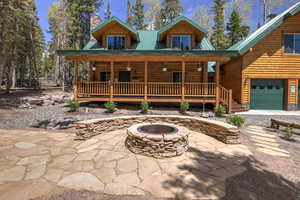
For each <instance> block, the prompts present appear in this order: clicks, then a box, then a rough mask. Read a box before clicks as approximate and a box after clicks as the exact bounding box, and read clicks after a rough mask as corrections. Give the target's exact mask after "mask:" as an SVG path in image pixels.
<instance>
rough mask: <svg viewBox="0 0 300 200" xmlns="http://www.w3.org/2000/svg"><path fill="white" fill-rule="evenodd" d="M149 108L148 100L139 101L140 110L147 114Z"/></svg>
mask: <svg viewBox="0 0 300 200" xmlns="http://www.w3.org/2000/svg"><path fill="white" fill-rule="evenodd" d="M149 109H150V103H149V102H148V101H142V102H141V112H142V113H143V114H147V113H148V111H149Z"/></svg>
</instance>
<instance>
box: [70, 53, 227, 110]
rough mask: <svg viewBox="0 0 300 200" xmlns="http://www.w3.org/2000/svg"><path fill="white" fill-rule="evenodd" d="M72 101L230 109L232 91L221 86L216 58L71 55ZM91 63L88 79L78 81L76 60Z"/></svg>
mask: <svg viewBox="0 0 300 200" xmlns="http://www.w3.org/2000/svg"><path fill="white" fill-rule="evenodd" d="M69 59H72V60H76V63H77V65H76V70H75V83H76V85H75V90H74V93H75V94H74V95H75V100H76V101H116V102H118V101H119V102H141V101H143V100H146V101H149V102H174V103H175V102H181V101H188V102H190V103H212V104H215V105H216V107H218V106H219V105H220V104H223V105H224V106H226V107H227V109H228V112H230V111H231V104H232V91H231V90H227V89H226V88H224V87H222V86H221V85H220V62H221V61H224V60H227V58H223V57H217V58H215V59H212V58H211V57H197V58H196V57H182V56H180V57H174V56H172V57H168V56H155V58H151V57H149V56H147V57H143V58H142V56H139V57H111V58H109V57H85V58H84V57H81V58H80V59H79V57H72V58H70V57H69ZM79 60H85V61H87V60H88V61H89V62H90V66H89V81H80V80H78V67H77V66H78V62H79Z"/></svg>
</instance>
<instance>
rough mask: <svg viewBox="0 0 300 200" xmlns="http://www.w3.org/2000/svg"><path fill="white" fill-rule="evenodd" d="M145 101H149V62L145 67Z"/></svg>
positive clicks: (146, 62)
mask: <svg viewBox="0 0 300 200" xmlns="http://www.w3.org/2000/svg"><path fill="white" fill-rule="evenodd" d="M144 99H145V101H147V99H148V61H145V66H144Z"/></svg>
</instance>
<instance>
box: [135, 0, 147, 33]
mask: <svg viewBox="0 0 300 200" xmlns="http://www.w3.org/2000/svg"><path fill="white" fill-rule="evenodd" d="M133 14H134V15H133V26H134V27H135V28H136V29H137V30H144V29H145V28H146V27H147V25H146V24H145V13H144V4H143V2H142V0H136V2H135V5H134V6H133Z"/></svg>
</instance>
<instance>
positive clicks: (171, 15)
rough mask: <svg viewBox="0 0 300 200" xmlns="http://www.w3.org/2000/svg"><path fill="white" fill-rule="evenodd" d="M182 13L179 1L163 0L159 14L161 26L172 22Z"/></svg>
mask: <svg viewBox="0 0 300 200" xmlns="http://www.w3.org/2000/svg"><path fill="white" fill-rule="evenodd" d="M182 13H183V7H182V5H181V1H180V0H163V2H162V9H161V12H160V20H161V23H162V24H161V26H165V25H166V24H168V23H170V22H173V21H174V19H175V18H176V17H178V16H180V15H182Z"/></svg>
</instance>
